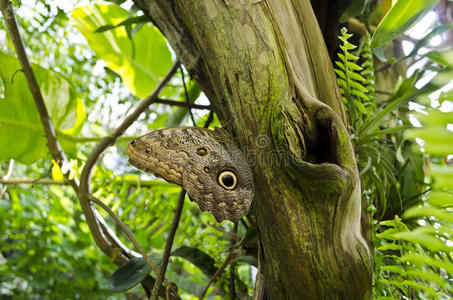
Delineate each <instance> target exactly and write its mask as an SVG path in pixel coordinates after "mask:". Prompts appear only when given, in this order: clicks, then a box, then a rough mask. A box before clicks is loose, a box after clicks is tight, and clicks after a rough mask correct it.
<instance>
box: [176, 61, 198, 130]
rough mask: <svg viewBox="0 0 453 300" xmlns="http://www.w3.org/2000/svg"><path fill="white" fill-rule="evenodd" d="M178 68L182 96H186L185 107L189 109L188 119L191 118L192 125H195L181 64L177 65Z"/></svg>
mask: <svg viewBox="0 0 453 300" xmlns="http://www.w3.org/2000/svg"><path fill="white" fill-rule="evenodd" d="M179 70H180V71H181V78H182V86H183V87H184V96H185V98H186V104H187V109H188V110H189V115H190V119H191V120H192V124H193V126H197V123H195V118H194V117H193V113H192V103H190V98H189V93H188V92H187V85H186V79H185V78H184V70H183V68H182V64H180V65H179Z"/></svg>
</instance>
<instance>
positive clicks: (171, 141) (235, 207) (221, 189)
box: [126, 127, 255, 222]
mask: <svg viewBox="0 0 453 300" xmlns="http://www.w3.org/2000/svg"><path fill="white" fill-rule="evenodd" d="M126 152H127V155H128V156H129V162H130V163H131V164H132V165H133V166H135V167H137V168H139V169H141V170H144V171H146V172H151V173H153V174H154V175H156V176H159V177H162V178H163V179H165V180H167V181H169V182H172V183H175V184H178V185H180V186H182V187H184V189H186V190H187V192H188V194H189V196H190V198H191V199H192V200H194V201H195V202H197V204H198V206H199V207H200V209H201V210H203V211H205V210H207V211H210V212H211V213H212V214H213V215H214V217H215V219H216V220H217V222H222V221H223V220H230V221H233V222H237V221H239V220H240V219H241V218H242V217H243V216H245V215H246V214H247V212H248V211H249V208H250V204H251V202H252V200H253V196H254V192H255V190H254V183H253V175H252V172H251V170H250V166H249V165H248V164H247V163H246V161H245V159H244V158H243V155H242V153H241V151H240V150H239V149H238V148H237V147H236V146H235V145H234V144H233V143H231V138H228V136H225V133H223V132H222V133H220V132H218V131H212V130H209V129H204V128H197V127H178V128H167V129H162V130H157V131H153V132H150V133H148V134H146V135H144V136H142V137H140V138H138V139H136V140H134V141H132V142H131V143H130V144H129V145H128V147H127V150H126Z"/></svg>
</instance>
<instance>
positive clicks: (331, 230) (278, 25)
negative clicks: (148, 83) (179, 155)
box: [135, 0, 371, 299]
mask: <svg viewBox="0 0 453 300" xmlns="http://www.w3.org/2000/svg"><path fill="white" fill-rule="evenodd" d="M135 2H136V3H137V4H138V5H139V6H140V7H141V8H142V9H143V10H144V11H145V13H146V14H147V15H148V16H150V18H151V19H152V20H153V21H154V23H155V24H156V25H157V26H158V27H159V28H160V29H161V31H162V32H163V33H164V35H165V36H166V37H167V39H168V41H169V42H170V44H171V45H172V47H173V48H174V50H175V51H176V53H177V55H178V57H179V58H180V59H181V61H182V63H183V64H184V65H185V66H186V68H187V69H188V70H189V73H190V74H191V76H192V77H194V78H195V79H196V80H197V81H198V83H199V84H200V86H201V87H202V89H203V90H204V91H205V93H206V94H207V96H208V97H209V99H210V101H211V103H212V105H213V107H214V109H215V111H216V113H217V114H218V116H219V118H220V119H221V121H222V124H223V125H224V127H225V128H226V129H227V130H228V131H230V133H232V134H233V135H234V136H235V137H237V141H238V144H239V146H240V147H241V148H242V149H243V150H244V153H245V154H246V156H247V158H248V159H249V160H250V162H251V163H252V168H253V171H254V176H255V182H256V191H257V193H256V196H255V199H254V203H253V210H254V211H253V213H254V214H255V217H256V221H257V224H258V231H259V234H260V249H261V251H260V273H259V276H258V282H257V289H256V293H255V298H264V297H267V298H269V299H368V298H370V289H371V284H370V283H371V269H370V268H371V263H370V259H369V251H368V246H367V244H366V243H365V241H364V240H363V238H362V236H361V233H360V215H361V200H360V181H359V177H358V173H357V167H356V162H355V158H354V153H353V149H352V146H351V144H350V142H349V139H348V134H347V132H346V130H345V126H344V122H345V114H344V109H343V105H342V102H341V99H340V96H339V92H338V87H337V85H336V82H335V75H334V72H333V69H332V64H331V62H330V59H329V56H328V53H327V51H326V48H325V45H324V41H323V37H322V34H321V32H320V30H319V27H318V25H317V22H316V18H315V16H314V14H313V11H312V8H311V6H310V2H309V1H308V0H299V1H298V0H267V1H265V0H256V1H246V0H230V1H227V0H204V1H200V0H197V1H196V0H154V1H150V0H149V1H148V0H136V1H135Z"/></svg>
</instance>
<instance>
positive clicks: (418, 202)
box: [0, 0, 453, 299]
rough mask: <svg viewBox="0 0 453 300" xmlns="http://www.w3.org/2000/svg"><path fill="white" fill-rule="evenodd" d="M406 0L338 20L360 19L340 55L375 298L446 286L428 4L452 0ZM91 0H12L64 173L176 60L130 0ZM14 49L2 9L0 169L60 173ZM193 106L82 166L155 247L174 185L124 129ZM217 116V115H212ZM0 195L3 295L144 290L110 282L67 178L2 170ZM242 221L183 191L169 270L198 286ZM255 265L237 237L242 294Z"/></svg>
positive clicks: (439, 46) (446, 199)
mask: <svg viewBox="0 0 453 300" xmlns="http://www.w3.org/2000/svg"><path fill="white" fill-rule="evenodd" d="M390 2H391V1H390ZM416 2H417V4H418V5H414V3H412V2H411V1H404V0H399V1H398V2H397V3H396V4H395V5H394V6H393V7H391V5H389V1H377V2H375V1H364V0H361V1H352V4H351V6H350V7H349V8H348V9H347V10H346V11H345V13H344V14H343V16H342V18H343V21H345V22H347V21H351V18H354V20H357V21H359V22H361V24H364V25H365V26H364V27H365V28H366V29H368V31H369V33H365V31H366V30H365V31H364V32H363V34H357V33H356V34H354V35H352V34H351V33H348V31H347V30H346V29H343V30H342V31H341V35H340V40H339V42H340V48H339V51H338V58H337V61H336V66H335V67H336V73H337V76H338V82H339V86H340V88H341V92H342V95H343V100H344V103H345V105H346V109H347V113H348V120H349V129H350V133H351V140H352V142H353V144H354V147H355V151H356V155H357V160H358V165H359V169H360V174H361V181H362V191H363V203H364V205H365V206H366V207H368V211H369V213H370V215H369V219H367V218H365V219H364V221H363V224H364V228H365V230H364V231H365V232H364V233H365V234H366V235H368V236H369V237H370V239H371V241H372V251H373V259H374V278H373V279H374V280H373V283H374V288H373V294H374V296H375V297H376V298H378V299H425V298H426V299H450V298H451V297H453V288H452V280H453V279H452V275H453V261H452V245H453V237H452V234H453V214H452V211H451V207H452V206H453V169H452V166H451V163H452V160H453V157H452V155H453V132H452V130H453V128H452V126H453V125H452V124H453V99H452V98H453V93H452V91H451V90H450V89H451V88H452V87H453V86H452V84H451V81H452V80H453V72H452V68H453V63H452V62H453V49H451V42H452V40H451V36H452V33H451V32H452V30H451V29H452V27H453V25H452V24H449V23H448V22H446V21H445V19H443V18H441V17H440V14H439V13H438V12H439V9H438V6H437V7H436V6H435V5H436V4H437V5H440V4H442V5H444V4H445V5H447V6H448V5H450V2H448V1H440V3H438V2H439V1H416ZM94 3H95V1H91V2H90V1H73V2H71V3H70V4H68V3H66V2H63V1H36V2H35V1H21V3H17V6H16V8H17V14H18V18H19V20H18V21H19V24H20V28H21V30H22V35H23V38H24V42H25V45H26V47H27V49H28V50H29V51H28V55H29V57H30V59H31V61H32V62H33V63H34V64H35V65H33V67H34V71H35V73H36V76H37V78H38V81H39V84H40V87H41V91H42V93H43V95H44V97H45V101H46V105H47V108H48V110H49V112H50V115H51V118H52V121H53V124H54V126H55V128H56V129H57V136H58V137H59V140H60V141H61V143H62V146H63V148H64V150H65V152H66V153H67V154H68V156H69V158H70V165H69V166H67V167H68V168H70V169H71V176H73V177H78V176H80V172H81V168H82V167H83V164H84V162H85V161H86V159H87V156H88V155H89V153H90V151H91V150H92V149H93V147H94V145H95V142H97V141H99V140H100V139H101V138H102V137H103V136H105V135H107V134H108V133H109V132H111V131H112V130H113V129H114V128H115V127H116V126H118V125H119V124H120V123H121V121H122V119H123V118H124V116H126V115H127V114H128V113H129V112H130V111H131V110H132V109H133V108H134V107H135V106H136V105H137V104H138V102H139V100H140V98H144V97H146V96H147V95H149V94H150V93H151V91H152V90H153V88H154V87H155V86H156V83H157V82H158V81H159V80H160V79H162V77H163V76H164V75H165V73H166V72H167V71H168V69H169V68H170V66H171V65H172V64H173V62H174V61H175V60H176V58H175V56H174V54H173V52H172V50H171V49H170V48H169V47H168V45H167V43H166V41H165V38H164V37H163V36H162V35H161V34H160V33H159V31H158V30H157V29H156V28H155V27H153V26H152V24H151V23H149V22H146V20H145V19H144V18H143V16H142V14H141V12H140V11H138V9H136V8H135V6H133V5H132V3H131V2H129V1H112V2H111V3H108V4H106V3H103V4H96V5H94ZM120 4H121V6H120ZM390 8H391V10H390V11H389V12H388V13H387V14H385V13H386V12H387V11H388V10H389V9H390ZM433 8H436V9H437V10H433ZM436 13H437V15H436ZM383 15H386V17H385V18H384V19H383V18H382V16H383ZM427 16H428V17H429V16H431V18H428V17H427ZM420 20H421V21H420ZM427 20H433V22H428V21H427ZM417 21H418V23H417ZM415 23H417V24H423V26H422V27H419V28H422V29H421V30H422V31H423V32H424V35H423V36H421V37H420V38H418V39H414V38H413V37H411V35H410V32H408V30H409V29H410V27H411V26H412V25H414V24H415ZM351 24H352V23H351V22H349V27H351V26H352V25H351ZM378 24H379V26H378ZM376 26H377V28H376ZM418 26H419V25H418ZM373 33H374V36H373V38H371V35H373ZM397 36H398V40H397V42H396V43H403V46H404V45H405V47H406V48H410V46H412V49H406V51H405V53H404V55H402V56H396V57H393V56H392V55H388V52H386V51H385V50H384V48H385V47H392V46H393V47H395V45H394V44H393V45H392V42H391V39H393V38H395V37H397ZM404 43H405V44H404ZM389 45H390V46H389ZM14 57H15V54H14V51H13V47H12V44H11V41H10V38H9V36H8V35H7V34H6V30H5V27H4V24H3V23H0V170H1V171H0V172H1V173H0V174H2V176H3V178H4V180H8V179H17V178H20V179H24V178H26V179H40V178H47V179H51V180H53V181H58V182H61V181H63V177H62V174H61V171H60V169H59V167H58V165H57V164H55V163H54V162H52V161H51V159H50V155H49V153H48V150H47V144H46V141H45V136H44V134H43V130H42V125H41V124H40V120H39V116H38V114H37V110H36V108H35V106H34V102H33V101H32V98H31V96H30V93H29V91H28V88H27V86H26V82H25V79H24V75H23V73H22V72H20V71H18V70H19V69H20V67H19V64H18V62H17V60H16V59H15V58H14ZM401 66H404V67H405V69H406V68H407V70H408V72H407V73H406V72H403V73H401V74H400V76H399V78H398V80H397V82H395V83H394V85H393V86H392V89H390V90H379V89H378V86H379V84H378V83H379V82H378V81H379V77H378V76H377V75H378V73H379V72H382V71H383V70H385V69H389V68H390V69H392V68H399V67H401ZM406 74H407V76H406ZM181 75H182V74H181V73H179V74H178V75H177V76H175V77H174V78H173V79H172V81H171V83H170V85H168V86H167V87H166V88H165V89H164V91H163V92H162V93H161V96H162V97H164V98H167V99H174V100H178V101H186V97H185V92H184V86H183V78H182V76H181ZM184 78H185V81H186V87H187V89H188V98H189V99H188V100H189V101H192V102H196V103H199V104H200V103H201V104H208V100H207V99H206V97H205V96H204V95H203V94H202V93H201V92H200V90H199V88H198V86H197V85H196V84H195V83H194V82H192V81H190V79H189V76H188V75H187V74H185V76H184ZM422 82H424V84H422ZM192 111H193V115H192V116H193V119H192V117H191V116H190V114H189V111H188V110H187V109H186V108H183V107H172V106H168V105H164V104H154V105H152V106H151V107H150V108H149V110H147V112H146V113H143V114H142V115H141V116H140V118H139V121H138V122H136V123H134V125H133V126H132V127H131V128H129V129H128V131H127V132H126V134H125V137H123V138H122V139H120V140H119V141H118V142H117V143H116V144H115V146H114V147H111V148H109V149H108V151H107V152H106V154H105V155H104V156H103V157H102V160H101V161H100V163H99V164H98V165H97V167H96V169H95V172H94V173H93V176H92V185H93V186H92V189H93V194H94V195H95V196H96V197H97V198H99V199H102V201H103V202H104V203H106V204H107V205H108V206H110V207H111V208H112V209H113V211H115V213H116V214H117V215H119V216H120V217H121V219H122V220H123V221H124V222H125V223H126V224H127V225H128V226H129V228H130V229H131V230H132V232H133V233H134V234H135V236H136V238H137V239H138V241H139V242H140V244H141V245H142V246H144V247H146V249H147V250H148V252H149V253H151V258H152V259H153V260H155V261H156V262H158V261H159V260H160V257H161V253H162V251H163V247H164V245H165V240H166V235H167V232H168V230H169V227H170V223H171V219H172V216H173V212H174V210H175V207H176V202H177V198H178V194H179V191H180V189H179V187H177V186H175V185H171V184H167V183H165V182H163V181H160V180H157V179H155V178H153V177H152V176H150V175H145V174H143V173H142V172H139V171H137V170H136V169H134V168H133V167H131V166H130V165H129V164H128V163H127V159H126V156H125V153H124V149H125V147H126V144H127V141H129V140H131V139H132V138H133V137H134V136H136V135H141V134H143V133H144V132H147V131H149V130H155V129H159V128H163V127H171V126H180V125H193V122H195V123H196V125H198V126H203V124H204V122H205V121H206V119H207V117H208V114H209V111H208V110H192ZM218 125H219V123H218V121H217V120H216V119H214V122H213V123H212V124H211V127H215V126H218ZM18 141H20V142H18ZM0 195H1V197H0V298H2V299H3V298H6V299H7V298H14V299H21V298H23V299H34V298H36V299H66V298H69V299H73V298H75V299H77V298H81V299H86V298H102V299H104V298H109V299H113V298H118V299H124V298H125V297H128V298H139V297H141V295H142V290H140V288H139V287H136V288H134V289H132V290H131V291H129V293H128V294H124V293H113V292H111V291H110V290H109V285H108V278H109V277H110V276H111V275H112V273H113V272H114V271H115V269H116V266H115V265H113V263H111V262H110V261H109V260H108V259H107V258H106V256H105V255H103V254H102V253H101V252H100V251H99V250H98V249H97V248H96V247H95V246H94V243H93V239H92V237H91V235H90V232H89V229H88V226H87V225H86V223H85V220H84V216H83V214H82V213H81V210H80V207H79V204H78V202H77V198H76V195H75V194H74V192H73V190H72V189H71V187H69V186H66V185H60V184H40V183H34V184H20V185H10V184H0ZM102 214H103V216H104V218H105V219H107V220H108V223H109V225H110V226H111V228H114V229H116V230H117V232H118V235H119V236H120V237H121V238H122V241H123V242H124V243H125V244H126V245H127V246H128V247H130V248H131V249H133V246H132V245H131V244H130V243H129V242H128V240H127V238H125V237H124V236H123V235H122V233H121V231H120V230H119V229H118V228H117V226H116V225H115V223H113V222H111V221H109V218H108V216H107V214H106V213H104V212H102ZM250 226H252V224H250V223H249V222H246V223H244V224H240V226H238V228H234V227H233V224H232V223H230V222H223V223H222V224H217V223H216V222H215V220H214V218H213V217H212V216H211V215H210V214H208V213H201V212H200V211H199V209H198V207H197V206H196V205H195V204H193V203H192V202H190V201H189V200H188V199H186V203H185V208H184V212H183V216H182V219H181V223H180V226H179V228H178V231H177V235H176V239H175V243H174V246H173V249H175V251H174V253H173V256H172V259H171V263H170V265H169V270H168V272H167V277H168V278H169V279H170V280H172V281H174V282H175V283H176V284H177V285H178V287H179V289H180V290H179V291H180V294H181V295H182V296H183V297H184V298H185V299H192V298H196V297H197V296H199V295H200V294H201V291H202V290H203V288H204V287H205V286H206V284H207V282H208V280H209V278H210V277H211V276H212V275H213V273H214V272H215V270H216V269H217V268H218V267H220V265H221V264H222V263H223V262H224V260H225V259H226V257H227V255H228V253H229V249H230V247H231V244H232V243H233V242H238V241H240V240H241V238H242V237H244V236H245V235H246V232H248V233H249V234H250V232H251V231H250V230H248V231H247V229H248V228H249V227H250ZM368 228H369V230H368ZM151 249H152V251H151ZM254 266H256V260H255V259H254V258H253V257H251V256H248V255H247V253H245V252H244V251H243V252H241V254H240V255H239V256H238V257H237V258H236V259H235V260H234V262H233V264H232V265H231V267H230V268H231V269H232V270H233V272H235V274H236V278H237V281H236V283H237V285H236V289H237V294H238V295H242V296H243V297H247V296H249V295H251V294H252V292H253V278H254V274H255V269H254ZM228 277H229V272H224V273H223V274H222V275H221V277H220V278H219V280H217V282H216V283H215V284H214V285H212V287H211V288H210V289H209V292H208V297H209V298H210V299H215V298H217V299H223V298H225V297H226V296H227V294H228V291H229V290H228Z"/></svg>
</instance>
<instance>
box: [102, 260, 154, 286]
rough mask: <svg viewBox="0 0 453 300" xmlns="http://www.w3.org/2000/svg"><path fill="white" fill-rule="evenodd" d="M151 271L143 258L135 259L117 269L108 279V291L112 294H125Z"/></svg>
mask: <svg viewBox="0 0 453 300" xmlns="http://www.w3.org/2000/svg"><path fill="white" fill-rule="evenodd" d="M150 271H151V267H150V266H149V265H148V264H147V263H146V262H145V260H144V259H143V257H136V258H133V259H131V260H129V261H128V262H127V263H125V264H124V265H122V266H121V267H119V268H118V269H117V270H116V271H115V273H113V274H112V276H111V277H110V279H109V289H110V290H111V291H112V292H118V293H119V292H125V291H127V290H130V289H131V288H133V287H134V286H136V285H137V284H139V283H140V282H142V280H143V279H145V277H146V275H148V274H149V272H150Z"/></svg>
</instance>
